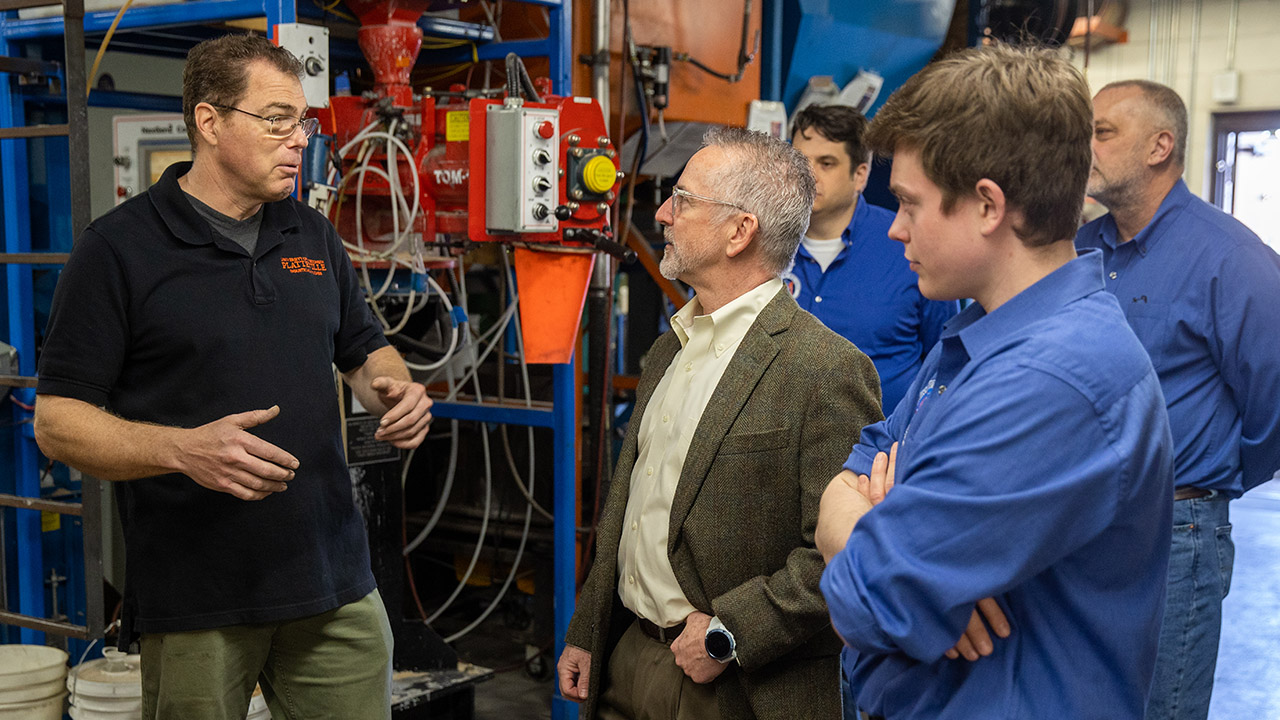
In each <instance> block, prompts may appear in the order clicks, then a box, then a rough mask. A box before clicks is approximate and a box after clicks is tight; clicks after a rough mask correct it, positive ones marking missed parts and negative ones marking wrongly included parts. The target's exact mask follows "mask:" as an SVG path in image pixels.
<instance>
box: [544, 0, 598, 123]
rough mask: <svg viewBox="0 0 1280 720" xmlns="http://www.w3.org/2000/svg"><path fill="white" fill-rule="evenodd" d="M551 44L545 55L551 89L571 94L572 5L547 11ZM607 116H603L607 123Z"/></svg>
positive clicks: (561, 93) (563, 93)
mask: <svg viewBox="0 0 1280 720" xmlns="http://www.w3.org/2000/svg"><path fill="white" fill-rule="evenodd" d="M547 14H548V18H547V24H548V25H549V26H550V31H549V32H548V34H547V42H548V43H550V44H551V48H550V49H548V51H547V55H548V57H549V59H550V61H551V91H552V92H554V93H555V94H557V95H560V96H566V95H572V94H573V6H572V5H562V6H560V7H553V8H551V10H550V12H548V13H547ZM608 121H609V118H605V124H606V125H607V124H608Z"/></svg>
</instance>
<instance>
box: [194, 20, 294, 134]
mask: <svg viewBox="0 0 1280 720" xmlns="http://www.w3.org/2000/svg"><path fill="white" fill-rule="evenodd" d="M255 62H265V63H268V64H269V65H270V66H271V67H273V68H275V69H276V70H279V71H280V72H282V73H288V74H291V75H294V76H296V77H302V63H301V62H300V61H299V60H298V59H297V58H295V57H294V56H293V55H292V54H291V53H290V52H289V51H288V50H285V49H284V48H282V47H277V46H275V45H273V44H271V42H270V41H269V40H267V39H266V38H263V37H259V36H257V35H224V36H222V37H218V38H213V39H211V40H205V41H204V42H202V43H200V44H199V45H196V46H195V47H193V48H191V52H190V53H188V54H187V65H186V67H185V68H183V71H182V120H183V122H185V123H186V125H187V138H188V139H189V140H191V147H192V149H193V150H195V149H197V148H196V136H197V135H198V133H197V132H196V105H199V104H200V103H202V102H207V103H209V104H210V105H225V106H227V107H232V106H234V105H236V104H237V103H239V102H240V100H241V98H243V97H244V93H245V89H246V88H247V87H248V85H249V66H250V65H252V64H253V63H255ZM218 112H220V113H225V112H227V111H225V110H222V109H221V108H219V109H218Z"/></svg>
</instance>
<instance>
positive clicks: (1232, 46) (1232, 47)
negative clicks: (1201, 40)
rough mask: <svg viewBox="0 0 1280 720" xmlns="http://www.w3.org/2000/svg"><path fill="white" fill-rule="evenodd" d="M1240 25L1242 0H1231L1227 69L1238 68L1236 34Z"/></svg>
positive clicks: (1228, 21) (1228, 24)
mask: <svg viewBox="0 0 1280 720" xmlns="http://www.w3.org/2000/svg"><path fill="white" fill-rule="evenodd" d="M1239 26H1240V0H1231V15H1230V17H1229V18H1228V20H1227V69H1228V70H1235V69H1236V35H1237V31H1238V29H1239Z"/></svg>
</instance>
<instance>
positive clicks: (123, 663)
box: [67, 647, 142, 720]
mask: <svg viewBox="0 0 1280 720" xmlns="http://www.w3.org/2000/svg"><path fill="white" fill-rule="evenodd" d="M141 662H142V659H141V657H139V656H138V655H127V654H125V653H123V652H120V651H119V650H117V649H115V648H111V647H108V648H103V650H102V658H101V659H99V660H90V661H89V662H85V663H81V664H79V665H77V666H75V667H74V668H72V669H71V672H70V674H68V675H67V690H70V691H71V708H70V713H71V717H73V718H75V720H138V718H140V717H142V670H141Z"/></svg>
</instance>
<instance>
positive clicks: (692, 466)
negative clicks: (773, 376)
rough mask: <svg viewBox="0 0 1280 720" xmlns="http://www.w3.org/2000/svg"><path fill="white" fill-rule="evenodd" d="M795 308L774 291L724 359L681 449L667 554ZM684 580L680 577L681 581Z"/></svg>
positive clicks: (783, 293)
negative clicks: (689, 437) (721, 370)
mask: <svg viewBox="0 0 1280 720" xmlns="http://www.w3.org/2000/svg"><path fill="white" fill-rule="evenodd" d="M798 309H799V306H798V305H796V302H795V300H792V299H791V296H790V295H789V294H787V292H786V289H785V288H784V289H782V290H779V291H778V294H777V295H775V296H774V297H773V299H772V300H770V301H769V304H767V305H765V306H764V309H762V310H761V311H760V315H759V316H757V317H756V321H755V322H754V323H752V325H751V327H750V328H749V329H748V330H747V334H746V335H745V336H744V337H743V338H742V342H741V343H739V345H738V349H737V351H736V352H734V354H733V359H732V360H730V361H729V366H728V367H726V368H725V371H724V375H723V376H721V378H720V384H719V385H717V386H716V390H715V393H714V394H712V396H711V400H710V401H709V402H708V403H707V407H706V409H705V410H703V411H702V419H701V420H699V421H698V427H697V429H696V430H695V431H694V434H693V441H692V442H691V443H690V444H689V452H688V453H686V454H685V458H684V467H683V468H682V469H681V472H680V480H679V481H678V482H677V484H676V494H675V498H674V499H673V500H672V502H671V524H670V526H669V527H668V529H667V555H668V557H670V556H671V555H672V554H673V553H674V552H675V547H676V541H677V540H678V539H679V537H680V531H681V529H682V528H683V527H684V521H685V518H686V517H688V516H689V510H690V509H692V508H693V501H694V500H695V499H696V498H697V497H698V491H699V490H700V489H701V488H702V482H703V480H705V479H706V477H707V471H709V470H710V469H711V463H712V462H714V461H715V458H716V453H717V452H718V451H719V449H720V443H721V441H723V440H724V437H725V435H727V434H728V432H729V428H730V427H732V425H733V422H734V420H736V419H737V418H738V415H739V413H741V412H742V408H743V406H744V405H746V403H747V400H748V399H749V398H750V397H751V392H752V390H754V389H755V386H756V384H757V383H759V382H760V378H761V377H762V376H763V375H764V371H765V370H766V369H768V367H769V363H771V362H773V358H774V357H775V356H777V354H778V351H779V350H780V347H779V345H778V343H777V342H776V341H775V340H774V339H773V336H774V335H776V334H778V333H780V332H782V331H784V330H786V329H787V328H789V327H790V326H791V319H792V318H793V317H795V313H796V310H798ZM677 572H678V571H677ZM681 580H683V578H681ZM685 584H686V583H684V582H681V585H682V586H683V585H685ZM690 599H692V598H690Z"/></svg>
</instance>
